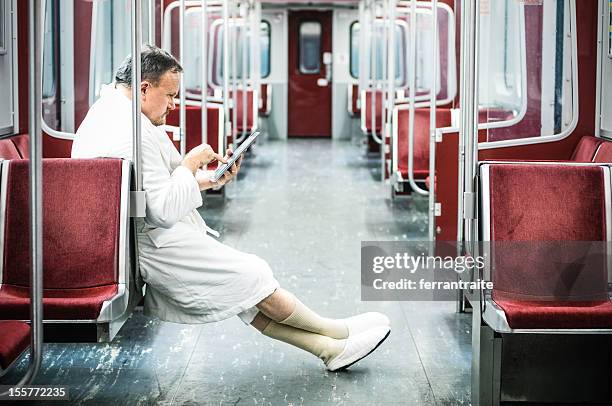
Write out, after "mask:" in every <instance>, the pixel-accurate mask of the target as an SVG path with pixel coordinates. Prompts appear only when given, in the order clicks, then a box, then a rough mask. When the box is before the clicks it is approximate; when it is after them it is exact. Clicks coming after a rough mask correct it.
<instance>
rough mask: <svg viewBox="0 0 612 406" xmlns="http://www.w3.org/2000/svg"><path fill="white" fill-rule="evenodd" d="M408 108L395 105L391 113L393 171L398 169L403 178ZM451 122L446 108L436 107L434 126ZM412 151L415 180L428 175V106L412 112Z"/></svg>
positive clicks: (423, 178) (405, 168)
mask: <svg viewBox="0 0 612 406" xmlns="http://www.w3.org/2000/svg"><path fill="white" fill-rule="evenodd" d="M409 117H410V109H409V108H408V105H401V106H397V107H396V111H395V114H394V115H393V119H394V123H393V137H394V138H393V142H394V145H393V156H394V165H393V167H394V171H399V172H400V174H401V175H402V178H403V179H408V130H409V128H408V126H409ZM450 124H451V112H450V109H448V108H439V109H436V127H437V128H441V127H447V126H450ZM413 145H414V153H413V156H414V158H413V173H414V178H415V180H417V181H424V180H425V179H426V178H427V177H428V176H429V108H418V109H415V112H414V144H413Z"/></svg>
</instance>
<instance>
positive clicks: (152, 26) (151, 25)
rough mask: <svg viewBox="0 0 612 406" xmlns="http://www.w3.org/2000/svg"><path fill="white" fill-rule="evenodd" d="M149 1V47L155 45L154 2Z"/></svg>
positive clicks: (152, 0) (154, 0) (153, 0)
mask: <svg viewBox="0 0 612 406" xmlns="http://www.w3.org/2000/svg"><path fill="white" fill-rule="evenodd" d="M156 1H157V0H149V41H148V43H149V44H150V45H155V2H156Z"/></svg>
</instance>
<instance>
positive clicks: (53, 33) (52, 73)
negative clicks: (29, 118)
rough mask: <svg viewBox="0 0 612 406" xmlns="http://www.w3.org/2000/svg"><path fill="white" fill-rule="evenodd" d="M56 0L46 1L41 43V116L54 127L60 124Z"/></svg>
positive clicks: (58, 24) (57, 14)
mask: <svg viewBox="0 0 612 406" xmlns="http://www.w3.org/2000/svg"><path fill="white" fill-rule="evenodd" d="M58 11H59V9H58V4H57V0H50V1H47V2H46V9H45V29H44V43H43V66H42V75H43V77H42V97H43V118H44V120H45V122H46V123H47V124H48V125H49V126H50V127H51V128H54V129H59V128H60V126H61V111H60V110H61V108H62V106H61V103H58V101H59V99H60V98H61V96H60V95H59V93H58V92H59V81H60V77H59V74H58V66H59V26H60V21H59V13H58Z"/></svg>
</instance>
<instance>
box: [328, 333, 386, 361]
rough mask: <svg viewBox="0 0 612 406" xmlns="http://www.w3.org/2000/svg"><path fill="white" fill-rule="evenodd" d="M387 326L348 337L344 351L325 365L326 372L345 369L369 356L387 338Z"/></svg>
mask: <svg viewBox="0 0 612 406" xmlns="http://www.w3.org/2000/svg"><path fill="white" fill-rule="evenodd" d="M390 332H391V329H390V328H389V326H377V327H373V328H370V329H368V330H367V331H364V332H361V333H359V334H353V335H349V337H348V338H347V339H346V344H345V346H344V350H343V351H342V352H341V353H340V354H338V355H337V356H335V357H334V358H332V359H330V360H329V361H328V362H326V363H325V366H326V367H327V370H328V371H331V372H334V371H339V370H342V369H346V368H348V367H350V366H351V365H353V364H354V363H356V362H357V361H359V360H361V359H363V358H365V357H367V356H368V355H370V354H371V353H372V352H373V351H374V350H375V349H376V348H378V346H379V345H380V344H382V342H383V341H385V339H386V338H387V337H388V336H389V333H390Z"/></svg>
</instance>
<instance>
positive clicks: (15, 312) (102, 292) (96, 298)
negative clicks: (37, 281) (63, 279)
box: [0, 284, 117, 320]
mask: <svg viewBox="0 0 612 406" xmlns="http://www.w3.org/2000/svg"><path fill="white" fill-rule="evenodd" d="M116 294H117V284H111V285H105V286H95V287H90V288H81V289H45V290H44V298H43V306H44V315H43V316H44V318H45V319H47V320H74V319H75V317H78V318H79V319H84V320H95V319H97V318H98V316H99V315H100V309H101V308H102V304H103V303H104V302H105V301H107V300H109V299H111V298H112V297H113V296H115V295H116ZM0 318H6V319H8V318H12V319H19V320H27V319H29V318H30V288H27V287H21V286H10V285H4V286H3V287H2V291H1V294H0Z"/></svg>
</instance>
